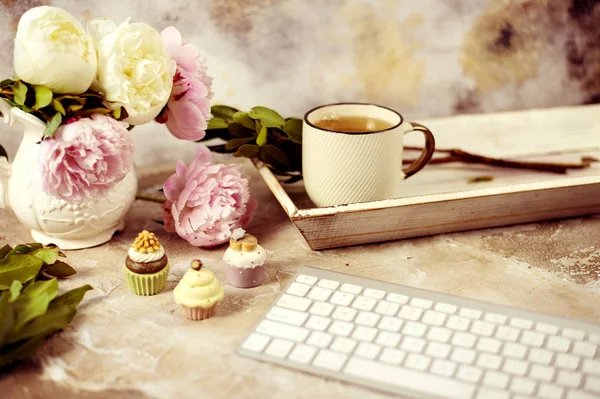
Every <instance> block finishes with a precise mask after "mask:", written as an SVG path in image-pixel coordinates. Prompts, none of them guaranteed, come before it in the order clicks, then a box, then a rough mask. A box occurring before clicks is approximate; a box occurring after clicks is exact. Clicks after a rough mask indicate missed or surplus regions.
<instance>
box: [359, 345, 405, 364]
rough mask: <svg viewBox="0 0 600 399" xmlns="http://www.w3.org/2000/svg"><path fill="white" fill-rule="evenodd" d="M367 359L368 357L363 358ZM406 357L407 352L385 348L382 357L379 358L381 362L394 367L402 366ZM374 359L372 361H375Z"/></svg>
mask: <svg viewBox="0 0 600 399" xmlns="http://www.w3.org/2000/svg"><path fill="white" fill-rule="evenodd" d="M363 357H366V356H363ZM405 357H406V352H404V351H401V350H399V349H394V348H383V352H381V356H379V360H381V361H382V362H386V363H389V364H393V365H400V363H402V361H403V360H404V358H405ZM374 358H375V357H372V358H370V359H374Z"/></svg>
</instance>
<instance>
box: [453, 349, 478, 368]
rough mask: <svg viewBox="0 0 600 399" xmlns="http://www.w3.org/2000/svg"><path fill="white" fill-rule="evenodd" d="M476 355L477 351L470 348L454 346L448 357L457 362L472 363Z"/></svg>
mask: <svg viewBox="0 0 600 399" xmlns="http://www.w3.org/2000/svg"><path fill="white" fill-rule="evenodd" d="M476 355H477V353H476V352H475V351H474V350H471V349H464V348H454V350H453V351H452V356H451V357H450V359H452V360H454V361H455V362H458V363H463V364H473V362H474V361H475V356H476Z"/></svg>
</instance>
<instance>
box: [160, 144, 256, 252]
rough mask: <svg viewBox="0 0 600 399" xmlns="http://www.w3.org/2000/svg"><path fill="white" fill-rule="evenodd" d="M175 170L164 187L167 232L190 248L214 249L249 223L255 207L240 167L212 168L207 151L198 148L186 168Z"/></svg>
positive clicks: (180, 164)
mask: <svg viewBox="0 0 600 399" xmlns="http://www.w3.org/2000/svg"><path fill="white" fill-rule="evenodd" d="M175 170H176V172H175V174H173V175H172V176H171V177H170V178H169V179H168V180H167V181H166V182H165V185H164V187H163V188H164V193H165V196H166V197H167V199H168V202H167V203H166V204H165V205H163V221H164V224H165V229H166V230H167V231H171V232H173V231H175V232H177V234H179V236H180V237H181V238H183V239H184V240H186V241H188V242H189V243H190V244H192V245H195V246H199V247H213V246H216V245H219V244H222V243H224V242H226V241H227V240H229V238H230V237H231V233H232V232H233V230H235V229H237V228H239V227H244V226H245V225H247V224H248V223H249V222H250V219H251V218H252V213H253V212H254V210H255V209H256V206H257V204H256V201H253V200H252V199H251V198H250V188H249V185H248V179H247V178H246V177H244V176H243V175H242V172H241V170H240V167H239V166H237V165H222V164H213V163H212V156H211V153H210V150H209V149H208V148H207V147H206V146H204V145H200V146H198V150H197V152H196V156H195V158H194V159H193V160H192V162H191V163H190V164H189V166H186V165H185V164H184V163H183V162H182V161H179V162H177V167H176V169H175Z"/></svg>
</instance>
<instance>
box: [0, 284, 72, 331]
mask: <svg viewBox="0 0 600 399" xmlns="http://www.w3.org/2000/svg"><path fill="white" fill-rule="evenodd" d="M51 281H55V280H51ZM75 313H77V310H76V309H75V308H72V307H70V306H66V305H63V306H58V307H55V308H50V309H48V311H47V312H46V313H45V314H43V315H41V316H39V317H36V318H35V319H33V320H31V321H30V322H29V323H27V324H26V325H24V326H23V327H22V328H21V329H20V330H19V331H18V332H17V333H16V334H13V335H12V336H11V337H10V339H9V340H8V342H9V343H14V342H18V341H21V340H23V339H27V338H33V337H45V336H47V335H49V334H52V333H53V332H56V331H59V330H63V329H65V328H66V327H67V326H68V325H69V323H70V322H71V320H73V317H74V316H75Z"/></svg>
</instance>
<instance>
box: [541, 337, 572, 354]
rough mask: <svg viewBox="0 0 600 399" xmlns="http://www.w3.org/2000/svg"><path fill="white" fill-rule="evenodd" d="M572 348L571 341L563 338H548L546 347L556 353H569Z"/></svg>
mask: <svg viewBox="0 0 600 399" xmlns="http://www.w3.org/2000/svg"><path fill="white" fill-rule="evenodd" d="M569 346H571V341H570V340H568V339H567V338H563V337H548V342H547V343H546V347H547V348H548V349H550V350H553V351H556V352H567V351H568V350H569Z"/></svg>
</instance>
